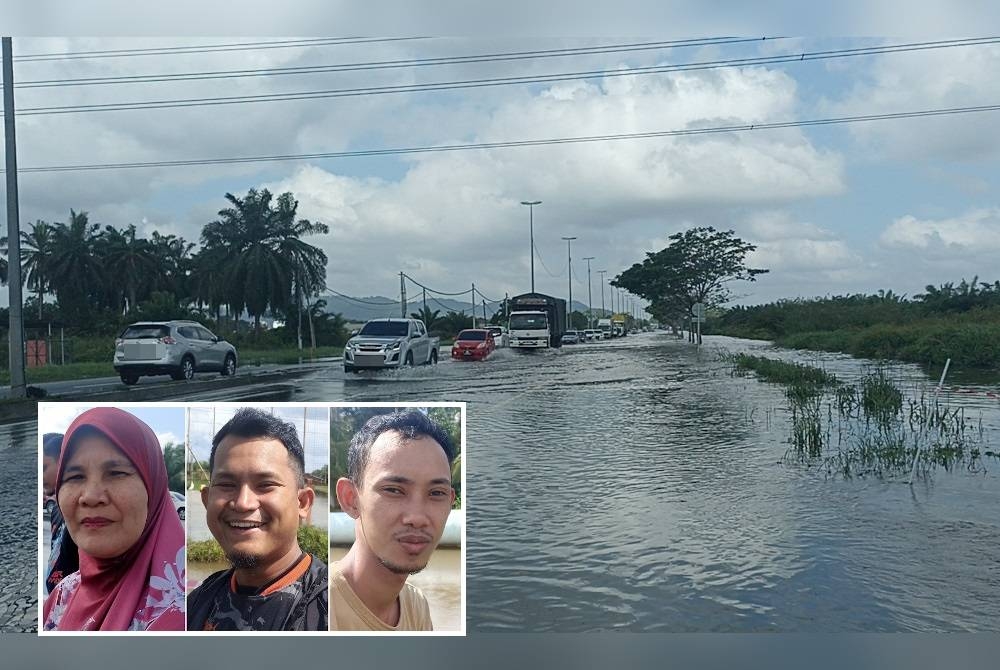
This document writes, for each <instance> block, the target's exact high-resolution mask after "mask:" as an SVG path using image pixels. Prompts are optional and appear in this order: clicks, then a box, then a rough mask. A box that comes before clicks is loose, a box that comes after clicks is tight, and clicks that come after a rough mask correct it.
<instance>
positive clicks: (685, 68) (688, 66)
mask: <svg viewBox="0 0 1000 670" xmlns="http://www.w3.org/2000/svg"><path fill="white" fill-rule="evenodd" d="M998 42H1000V38H995V37H989V38H973V39H967V40H951V41H948V42H944V41H942V42H920V43H912V44H900V45H891V46H886V47H865V48H856V49H841V50H836V51H816V52H802V53H798V54H786V55H781V56H762V57H755V58H737V59H729V60H718V61H702V62H697V63H681V64H675V65H655V66H644V67H635V68H621V69H617V70H610V71H609V70H589V71H584V72H564V73H557V74H547V75H523V76H515V77H491V78H481V79H466V80H459V81H443V82H432V83H426V84H392V85H386V86H367V87H355V88H342V89H329V90H321V91H297V92H292V93H263V94H256V95H240V96H221V97H212V98H208V97H203V98H179V99H170V100H166V99H165V100H139V101H132V102H110V103H97V104H89V105H62V106H50V107H25V108H22V109H20V110H18V111H17V112H16V114H17V115H18V116H36V115H40V114H77V113H86V112H115V111H131V110H137V109H175V108H183V107H205V106H218V105H235V104H249V103H257V102H287V101H293V100H321V99H329V98H350V97H359V96H366V95H387V94H392V93H425V92H430V91H450V90H457V89H469V88H484V87H492V86H512V85H523V84H546V83H553V82H560V81H578V80H585V79H596V78H604V79H608V78H611V77H626V76H638V75H647V74H665V73H670V72H691V71H698V70H712V69H719V68H727V67H748V66H753V65H774V64H780V63H791V62H802V61H814V60H826V59H832V58H846V57H855V56H871V55H879V54H886V53H900V52H906V51H925V50H929V49H944V48H952V47H959V46H979V45H986V44H995V43H998Z"/></svg>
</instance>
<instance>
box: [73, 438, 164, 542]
mask: <svg viewBox="0 0 1000 670" xmlns="http://www.w3.org/2000/svg"><path fill="white" fill-rule="evenodd" d="M74 442H75V443H76V444H75V446H74V447H73V448H72V452H71V453H70V456H69V459H68V460H67V461H66V467H65V468H64V469H63V473H62V480H61V482H60V485H59V509H60V510H61V511H62V513H63V516H65V517H66V526H67V527H68V529H69V534H70V536H71V537H72V538H73V540H74V541H75V542H76V544H77V546H79V547H80V549H81V550H82V551H84V552H86V553H87V554H89V555H91V556H93V557H95V558H114V557H116V556H121V555H122V554H124V553H125V552H126V551H128V549H129V548H130V547H131V546H132V545H133V544H135V542H136V540H138V539H139V536H140V535H142V529H143V528H145V526H146V516H147V515H148V514H149V496H148V495H147V494H146V485H145V484H144V483H143V481H142V476H141V475H140V474H139V471H138V470H136V468H135V466H134V465H133V464H132V461H130V460H129V458H128V456H126V455H125V454H123V453H122V452H121V450H119V449H118V447H116V446H115V445H114V444H112V443H111V441H110V440H108V439H107V438H105V437H103V436H101V435H87V436H86V437H82V438H80V439H79V440H74Z"/></svg>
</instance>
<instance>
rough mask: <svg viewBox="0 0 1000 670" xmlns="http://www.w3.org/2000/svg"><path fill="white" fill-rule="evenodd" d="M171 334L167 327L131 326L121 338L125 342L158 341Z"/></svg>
mask: <svg viewBox="0 0 1000 670" xmlns="http://www.w3.org/2000/svg"><path fill="white" fill-rule="evenodd" d="M169 334H170V328H169V327H167V326H157V325H144V326H129V327H128V328H126V329H125V332H123V333H122V335H121V336H122V339H125V340H158V339H160V338H161V337H166V336H167V335H169Z"/></svg>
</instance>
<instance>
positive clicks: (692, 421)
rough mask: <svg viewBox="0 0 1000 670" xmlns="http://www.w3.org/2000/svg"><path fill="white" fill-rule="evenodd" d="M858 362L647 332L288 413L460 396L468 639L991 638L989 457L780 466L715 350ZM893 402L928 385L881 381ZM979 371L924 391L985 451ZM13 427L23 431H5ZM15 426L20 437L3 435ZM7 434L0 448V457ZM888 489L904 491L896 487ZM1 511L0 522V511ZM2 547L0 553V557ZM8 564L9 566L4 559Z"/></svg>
mask: <svg viewBox="0 0 1000 670" xmlns="http://www.w3.org/2000/svg"><path fill="white" fill-rule="evenodd" d="M719 348H723V349H726V350H731V351H752V352H753V353H756V354H758V355H765V356H771V357H778V358H783V359H785V360H795V361H801V362H807V363H811V364H813V365H819V366H821V367H824V368H825V369H827V370H828V371H829V372H833V373H834V374H836V375H837V376H838V377H840V378H842V379H845V380H853V379H857V378H858V377H859V376H860V375H861V374H862V373H863V372H864V371H865V369H866V364H865V362H863V361H858V360H855V359H851V358H848V357H845V356H840V355H837V354H816V353H811V352H794V351H787V350H775V349H772V348H771V347H769V346H768V345H766V344H765V343H760V342H750V341H745V340H732V339H729V338H722V337H709V338H706V345H705V346H704V347H702V349H701V351H700V352H699V351H698V350H696V349H695V348H694V347H693V346H691V345H688V344H687V343H685V342H681V341H677V340H673V339H672V338H670V337H669V336H667V335H665V334H644V335H637V336H632V337H628V338H625V339H624V340H616V341H611V342H600V343H588V344H584V345H577V346H569V347H564V348H563V349H562V350H561V351H558V352H543V353H539V354H535V355H515V354H513V353H512V352H510V351H506V350H501V351H499V352H498V353H497V355H495V356H494V357H492V358H491V359H490V360H488V361H486V362H485V363H482V364H477V363H454V362H452V361H450V360H445V361H442V363H441V364H440V365H438V366H437V367H436V368H416V369H412V370H404V371H401V372H389V373H382V374H371V375H369V374H367V373H366V374H363V375H357V376H354V375H352V376H351V377H349V378H346V379H345V377H344V375H343V373H342V371H340V369H339V368H338V367H336V366H334V367H332V368H331V369H330V371H329V372H320V373H317V374H314V375H312V376H311V377H307V378H304V379H302V380H301V381H300V384H299V391H298V392H296V393H295V394H294V396H293V397H292V398H289V400H291V401H293V402H294V401H317V402H328V401H342V400H348V401H366V402H374V401H414V402H416V401H466V402H468V403H469V407H468V409H469V412H468V424H467V435H468V446H467V452H466V456H465V463H464V465H465V466H466V468H467V472H468V475H467V476H468V481H467V490H466V492H465V496H464V498H465V503H466V511H467V517H466V518H467V523H468V543H467V569H468V575H467V586H468V629H469V631H475V632H485V631H528V632H535V631H562V632H571V631H591V630H629V631H737V632H750V631H814V632H825V631H872V632H874V631H967V630H969V631H988V630H993V631H995V630H997V629H998V628H1000V624H998V623H997V622H998V621H1000V553H998V551H997V548H998V547H1000V516H998V515H997V513H996V509H997V503H998V501H1000V461H998V460H996V459H987V460H985V461H984V464H985V465H986V467H987V471H986V472H985V473H970V472H968V471H966V470H963V469H958V470H956V471H954V472H946V471H945V470H943V469H941V468H939V469H937V470H935V471H934V473H933V476H932V478H931V479H930V480H927V481H925V480H920V481H918V482H917V484H916V485H915V486H914V487H913V488H912V489H911V487H909V486H907V485H906V484H905V483H904V482H903V481H902V479H897V480H891V481H883V480H878V479H873V478H868V479H853V480H843V479H839V478H827V477H826V476H825V473H824V472H823V471H821V469H820V468H815V467H813V468H809V467H806V466H805V465H799V464H790V463H786V462H784V461H783V460H782V459H783V456H784V455H785V454H786V451H787V450H788V448H789V444H788V437H789V432H790V426H789V424H790V420H789V417H788V414H787V412H786V410H785V409H784V408H785V405H786V403H785V399H784V396H783V390H782V388H781V387H780V386H777V385H769V384H765V383H762V382H759V381H757V380H756V379H754V378H752V377H750V378H741V377H732V376H731V375H730V370H729V365H728V364H725V363H722V362H720V361H719V360H718V358H717V350H718V349H719ZM892 374H893V376H894V379H897V380H898V381H899V385H900V386H901V387H902V388H903V389H904V391H906V392H907V393H910V392H918V391H919V389H921V388H924V389H928V388H930V386H932V385H933V383H936V381H937V379H936V376H937V375H938V374H940V371H937V372H936V373H934V372H933V371H932V374H934V377H935V378H934V379H933V380H932V381H931V380H929V378H928V376H927V374H926V373H925V372H924V371H923V370H921V369H920V368H919V367H918V366H913V365H899V366H894V367H893V369H892ZM997 381H998V380H997V378H996V376H992V377H990V376H987V377H985V378H983V377H982V376H981V375H971V374H968V373H965V372H964V371H961V370H956V371H954V372H953V373H950V375H949V382H948V383H946V391H945V393H944V394H943V397H944V398H945V399H946V400H948V401H949V402H951V403H952V404H953V405H954V404H957V405H960V406H963V407H965V408H966V415H967V416H968V417H970V418H972V419H974V420H976V421H978V419H979V418H980V417H981V418H982V430H983V435H984V439H985V440H986V441H987V442H988V444H989V445H991V447H990V448H992V449H993V450H994V451H998V450H1000V449H998V443H1000V440H998V436H1000V401H998V400H997V398H996V397H995V396H993V395H990V394H991V393H995V392H996V391H997ZM25 426H26V428H25ZM18 431H20V432H18ZM34 431H35V425H34V423H30V424H23V425H22V426H21V427H19V426H3V427H0V450H3V451H2V452H0V453H2V456H3V459H4V464H5V468H3V469H0V479H2V480H3V481H2V482H0V500H2V502H3V504H4V510H5V512H7V513H6V514H5V515H4V520H3V521H0V542H2V543H3V546H4V547H5V556H11V555H13V560H8V561H7V563H6V564H5V565H3V566H2V567H0V571H3V572H2V573H0V580H2V581H3V583H4V584H9V583H12V584H14V586H15V589H11V588H9V587H8V588H4V589H3V590H2V591H0V593H2V595H0V627H2V628H4V629H5V630H18V629H19V628H18V626H26V627H25V628H23V629H24V630H30V629H33V626H34V616H35V614H34V601H33V597H32V599H31V601H30V603H29V605H30V609H31V612H30V625H28V623H26V619H25V618H24V609H23V608H24V601H23V600H19V598H22V596H20V595H19V593H18V590H17V588H18V585H21V586H22V587H24V588H26V589H28V590H29V591H30V593H31V594H33V593H34V581H35V579H34V574H35V564H34V560H35V557H34V552H33V551H30V552H24V551H23V549H24V548H25V547H32V548H33V547H34V538H35V535H34V533H35V525H34V524H35V520H36V518H37V513H36V512H35V508H36V507H37V503H36V501H35V497H36V494H35V492H34V489H35V479H34V477H35V474H34V468H35V462H36V461H35V458H36V456H35V454H34V444H35V436H34ZM11 440H13V441H14V446H8V443H9V442H10V441H11ZM903 479H905V478H903ZM12 509H13V510H14V513H13V514H11V513H10V511H11V510H12ZM8 548H9V549H8ZM11 551H13V554H11Z"/></svg>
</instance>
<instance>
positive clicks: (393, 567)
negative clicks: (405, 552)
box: [376, 556, 427, 575]
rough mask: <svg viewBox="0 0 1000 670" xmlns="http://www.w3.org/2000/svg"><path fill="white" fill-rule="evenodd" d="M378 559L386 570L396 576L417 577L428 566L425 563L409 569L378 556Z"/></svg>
mask: <svg viewBox="0 0 1000 670" xmlns="http://www.w3.org/2000/svg"><path fill="white" fill-rule="evenodd" d="M376 558H378V562H379V563H381V564H382V567H383V568H385V569H386V570H388V571H389V572H391V573H393V574H395V575H415V574H417V573H418V572H420V571H421V570H423V569H424V568H426V567H427V564H426V563H424V564H423V565H421V566H420V567H417V568H407V567H405V566H402V565H398V564H396V563H391V562H389V561H387V560H385V559H384V558H382V557H381V556H376Z"/></svg>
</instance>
